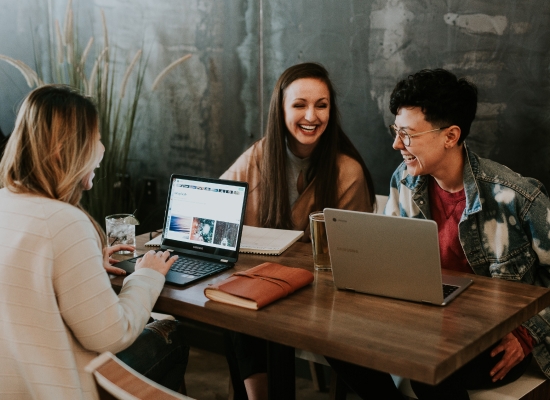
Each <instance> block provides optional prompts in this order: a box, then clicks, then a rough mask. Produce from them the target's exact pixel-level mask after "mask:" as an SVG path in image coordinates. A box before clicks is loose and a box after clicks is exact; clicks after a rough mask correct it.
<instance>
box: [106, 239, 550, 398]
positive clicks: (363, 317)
mask: <svg viewBox="0 0 550 400" xmlns="http://www.w3.org/2000/svg"><path fill="white" fill-rule="evenodd" d="M147 240H149V235H148V234H147V235H141V236H139V237H138V238H137V248H138V252H143V251H144V250H149V249H148V248H146V247H144V246H143V245H144V243H145V242H146V241H147ZM265 261H275V262H279V263H281V264H284V265H288V266H292V267H299V268H305V269H308V270H311V271H313V262H312V256H311V245H310V244H306V243H296V244H294V245H293V246H292V247H291V248H290V249H288V250H287V251H286V252H285V253H283V254H282V255H281V256H278V257H277V256H259V255H245V254H241V255H240V257H239V261H238V263H237V265H236V266H235V269H231V270H229V271H228V272H225V273H221V274H219V275H216V276H214V277H213V278H208V279H205V280H203V281H200V282H198V283H197V284H195V285H192V286H189V287H184V288H179V287H175V286H170V285H166V286H165V287H164V289H163V291H162V293H161V295H160V297H159V299H158V301H157V304H156V305H155V310H156V311H159V312H165V313H169V314H172V315H177V316H182V317H186V318H190V319H193V320H197V321H201V322H205V323H208V324H211V325H215V326H218V327H222V328H227V329H231V330H234V331H238V332H243V333H247V334H249V335H253V336H258V337H261V338H264V339H267V340H268V341H270V342H272V343H273V345H274V346H275V347H277V346H278V345H283V346H279V347H277V348H276V349H272V350H275V351H274V352H273V353H272V354H276V353H277V352H279V354H278V355H277V357H280V358H282V359H283V361H284V362H288V361H289V358H290V357H292V359H293V357H294V354H293V350H292V349H293V348H300V349H304V350H309V351H312V352H314V353H319V354H323V355H327V356H330V357H334V358H338V359H341V360H345V361H349V362H352V363H355V364H358V365H362V366H365V367H370V368H374V369H377V370H380V371H385V372H389V373H392V374H395V375H399V376H402V377H405V378H410V379H413V380H417V381H420V382H424V383H428V384H437V383H439V382H441V381H442V380H443V379H444V378H446V377H447V376H449V375H450V374H451V373H452V372H454V371H456V370H457V369H458V368H460V367H461V366H462V365H464V364H465V363H467V362H468V361H469V360H471V359H472V358H474V357H475V356H476V355H478V354H479V353H480V352H482V351H483V350H485V349H486V348H488V347H489V346H490V345H492V344H493V343H495V342H496V341H497V340H499V339H500V338H502V337H503V336H504V335H505V334H507V333H509V332H510V331H512V330H513V329H514V328H515V327H517V326H518V325H519V324H521V323H522V322H524V321H525V320H527V319H529V318H530V317H531V316H533V315H535V314H536V313H538V312H539V311H541V310H542V309H544V308H545V307H547V306H548V305H550V290H548V289H544V288H541V287H536V286H530V285H526V284H519V283H514V282H508V281H503V280H499V279H491V278H486V277H479V276H475V275H468V276H469V277H470V278H472V279H473V280H474V283H473V285H472V286H470V287H469V288H468V289H467V290H466V291H465V292H464V293H462V294H461V295H460V296H459V297H457V298H456V299H455V300H453V301H452V302H451V304H449V305H448V306H446V307H438V306H432V305H427V304H420V303H412V302H406V301H402V300H394V299H388V298H382V297H377V296H369V295H364V294H357V293H353V292H347V291H340V290H337V289H336V288H335V287H334V284H333V281H332V274H331V272H330V271H329V272H317V271H316V272H315V281H314V282H313V284H312V285H310V286H308V287H306V288H303V289H301V290H299V291H298V292H296V293H294V294H292V295H291V296H289V297H287V298H285V299H283V300H280V301H278V302H276V303H274V304H271V305H269V306H267V307H266V308H264V309H262V310H260V311H251V310H246V309H242V308H239V307H234V306H229V305H224V304H220V303H216V302H213V301H210V300H208V299H207V298H206V297H205V296H204V294H203V291H204V288H205V287H206V286H208V285H209V284H212V283H215V282H219V281H222V280H223V279H225V278H227V277H228V276H230V275H231V274H232V273H233V272H235V270H237V271H240V270H245V269H248V268H250V267H253V266H255V265H257V264H260V263H262V262H265ZM446 273H449V274H453V273H454V272H453V271H446ZM455 274H456V275H466V274H461V273H455ZM121 284H122V278H114V279H113V287H115V289H117V290H118V289H119V288H120V286H121ZM285 360H286V361H285ZM272 361H273V360H272ZM279 361H280V360H279ZM274 362H275V361H274ZM293 365H294V364H293V363H292V367H291V368H290V369H291V371H288V370H284V371H278V372H277V371H275V372H273V371H271V372H272V373H274V374H279V377H281V376H280V375H281V374H282V375H283V378H285V379H288V378H289V375H291V377H292V379H294V375H293V374H294V370H293ZM270 377H271V375H270ZM270 382H271V380H270ZM270 386H271V385H270ZM292 388H293V386H292V387H291V388H290V389H288V390H290V392H292ZM284 390H287V389H284ZM288 390H287V392H285V394H279V397H278V398H290V397H286V396H288V395H289V392H288ZM292 396H293V394H292ZM273 398H276V397H275V396H274V397H273Z"/></svg>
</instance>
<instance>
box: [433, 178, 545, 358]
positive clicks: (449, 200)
mask: <svg viewBox="0 0 550 400" xmlns="http://www.w3.org/2000/svg"><path fill="white" fill-rule="evenodd" d="M429 192H430V212H431V213H432V218H433V219H434V221H435V222H436V223H437V233H438V236H439V253H440V257H441V266H442V267H444V268H446V269H452V270H455V271H461V272H467V273H472V272H473V270H472V267H470V264H469V263H468V260H467V259H466V256H465V255H464V250H463V249H462V246H461V244H460V240H459V238H458V223H459V222H460V218H461V217H462V213H463V212H464V208H465V207H466V195H465V193H464V189H462V190H461V191H459V192H456V193H449V192H446V191H445V190H443V189H441V188H440V187H439V185H438V184H437V182H436V181H435V179H434V178H433V177H430V189H429ZM512 334H513V335H514V336H515V337H516V339H517V340H518V341H519V344H520V345H521V348H522V349H523V353H524V354H525V355H527V354H529V353H530V352H531V350H532V349H533V347H534V345H535V340H534V339H533V337H532V336H531V335H530V334H529V331H528V330H527V329H526V328H524V327H523V326H521V325H520V326H518V327H517V328H516V329H514V330H513V331H512Z"/></svg>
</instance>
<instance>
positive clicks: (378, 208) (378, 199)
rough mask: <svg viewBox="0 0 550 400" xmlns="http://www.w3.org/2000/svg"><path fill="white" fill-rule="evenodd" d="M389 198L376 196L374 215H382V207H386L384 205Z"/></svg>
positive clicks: (380, 195)
mask: <svg viewBox="0 0 550 400" xmlns="http://www.w3.org/2000/svg"><path fill="white" fill-rule="evenodd" d="M388 198H389V196H384V195H382V194H377V195H376V205H375V207H374V212H375V213H376V214H382V213H383V212H384V207H386V203H387V202H388Z"/></svg>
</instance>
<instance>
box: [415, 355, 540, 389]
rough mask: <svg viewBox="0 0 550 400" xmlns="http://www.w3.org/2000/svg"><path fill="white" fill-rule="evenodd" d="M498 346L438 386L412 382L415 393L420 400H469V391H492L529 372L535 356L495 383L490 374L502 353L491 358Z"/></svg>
mask: <svg viewBox="0 0 550 400" xmlns="http://www.w3.org/2000/svg"><path fill="white" fill-rule="evenodd" d="M496 345H497V344H495V345H493V346H491V347H490V348H489V349H487V350H485V351H484V352H483V353H481V354H480V355H479V356H477V357H476V358H474V359H473V360H472V361H470V362H469V363H468V364H466V365H465V366H463V367H462V368H460V369H459V370H458V371H456V372H455V373H454V374H452V375H451V376H449V377H448V378H447V379H445V380H444V381H443V382H441V383H439V384H438V385H435V386H431V385H426V384H425V383H419V382H413V381H411V386H412V388H413V391H414V393H415V394H416V396H417V397H418V399H419V400H431V399H434V400H435V399H446V400H469V398H470V396H468V390H475V389H491V388H495V387H499V386H502V385H506V384H507V383H510V382H514V381H515V380H516V379H518V378H519V377H520V376H522V375H523V373H524V372H525V371H526V370H527V367H528V366H529V364H530V363H531V360H532V358H533V355H532V354H529V355H527V357H525V358H524V359H523V360H522V361H521V362H520V363H519V364H518V365H516V366H515V367H514V368H512V369H511V370H510V371H509V372H508V373H507V374H506V376H505V377H504V378H503V379H502V380H500V381H498V382H494V383H493V382H492V380H491V376H490V375H489V372H491V370H492V369H493V367H494V366H495V365H496V364H497V363H498V362H499V361H500V360H501V359H502V356H503V353H502V352H501V353H499V354H497V355H496V356H495V357H491V350H492V349H493V348H494V347H495V346H496Z"/></svg>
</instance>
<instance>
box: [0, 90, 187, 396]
mask: <svg viewBox="0 0 550 400" xmlns="http://www.w3.org/2000/svg"><path fill="white" fill-rule="evenodd" d="M98 127H99V121H98V113H97V110H96V108H95V106H94V104H93V102H92V101H91V100H90V99H89V98H87V97H84V96H82V95H80V94H79V93H77V92H76V91H74V90H73V89H71V88H69V87H66V86H61V85H47V86H42V87H40V88H38V89H35V90H33V91H32V92H31V93H30V94H29V95H28V96H27V97H26V98H25V100H24V102H23V103H22V105H21V108H20V111H19V113H18V116H17V120H16V123H15V129H14V131H13V133H12V134H11V135H10V138H9V140H8V143H7V146H6V149H5V153H4V156H3V158H2V161H1V162H0V188H1V189H0V315H1V318H0V359H1V360H2V368H1V369H0V382H2V383H1V384H0V397H3V395H4V396H12V397H13V396H17V397H18V398H19V397H20V398H52V399H54V398H55V399H84V398H86V399H94V398H97V392H96V390H95V385H94V383H93V378H92V376H91V375H90V374H88V373H86V372H85V371H84V367H85V366H86V365H87V364H88V362H89V361H90V360H92V359H93V358H94V357H96V356H97V355H98V353H101V352H104V351H110V352H112V353H118V354H117V355H118V356H119V358H121V359H123V361H125V362H127V363H128V364H129V365H130V366H131V367H134V369H136V370H138V371H139V372H141V373H143V374H145V375H146V376H149V377H150V378H151V379H153V380H156V381H157V382H159V383H161V384H164V385H166V386H169V387H171V388H172V389H178V386H179V384H180V383H181V381H182V378H183V373H184V372H185V367H186V364H187V354H188V346H187V345H186V344H185V343H184V341H183V335H182V330H181V325H180V324H178V323H177V322H170V323H168V324H166V323H164V322H160V321H156V322H153V323H152V324H153V325H148V326H147V327H146V323H147V321H148V319H149V317H150V312H151V309H152V307H153V305H154V304H155V301H156V299H157V297H158V295H159V294H160V291H161V290H162V287H163V284H164V276H165V275H166V273H167V272H168V269H169V268H170V266H171V265H172V263H173V262H174V258H170V259H169V253H168V252H164V253H162V252H157V253H155V252H153V251H151V252H149V253H147V254H146V255H145V256H144V257H143V259H142V260H141V261H140V262H139V264H138V263H136V272H135V273H134V274H132V275H131V276H129V277H128V278H126V279H125V281H124V284H123V287H122V289H121V292H120V294H119V296H117V295H116V294H115V293H114V291H113V289H112V287H111V284H110V281H109V277H108V275H107V273H106V271H105V269H107V270H108V271H111V272H116V271H117V269H115V268H114V267H112V266H111V265H110V263H109V256H110V255H111V254H112V253H113V252H115V251H119V250H123V249H124V250H132V251H133V250H134V248H133V247H131V246H126V245H118V246H113V247H105V248H104V246H105V234H104V232H103V230H102V229H101V227H100V226H99V225H98V224H97V223H96V222H95V221H94V220H93V219H92V218H91V217H90V216H89V215H88V214H87V213H86V212H85V211H84V210H83V209H82V208H81V207H80V199H81V197H82V192H83V191H84V190H89V189H90V188H91V187H92V185H93V178H94V170H95V169H96V168H97V167H98V165H99V163H100V161H101V159H102V157H103V153H104V151H105V148H104V147H103V144H102V143H101V136H100V133H99V128H98ZM144 327H145V330H144ZM155 332H157V333H155ZM168 341H171V344H168ZM143 349H147V350H148V351H147V352H145V351H143ZM161 360H162V362H164V363H165V364H164V366H160V367H159V366H158V365H156V364H158V363H159V361H161ZM173 370H175V371H176V372H175V374H174V375H173V376H170V378H169V379H168V380H167V379H164V378H166V372H167V371H171V372H172V371H173Z"/></svg>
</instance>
